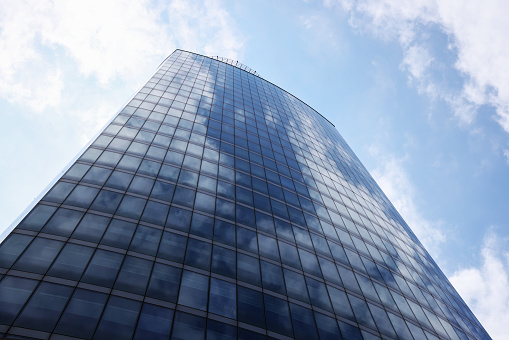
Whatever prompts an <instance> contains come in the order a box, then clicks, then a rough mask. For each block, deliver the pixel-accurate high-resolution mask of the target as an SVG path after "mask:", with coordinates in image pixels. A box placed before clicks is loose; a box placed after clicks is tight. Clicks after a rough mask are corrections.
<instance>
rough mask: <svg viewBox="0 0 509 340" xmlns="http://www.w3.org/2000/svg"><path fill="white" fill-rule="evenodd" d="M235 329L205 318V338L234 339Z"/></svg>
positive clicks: (217, 339)
mask: <svg viewBox="0 0 509 340" xmlns="http://www.w3.org/2000/svg"><path fill="white" fill-rule="evenodd" d="M236 339H237V329H236V327H234V326H230V325H227V324H225V323H222V322H217V321H214V320H210V319H209V320H207V340H236Z"/></svg>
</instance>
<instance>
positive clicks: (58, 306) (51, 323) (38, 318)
mask: <svg viewBox="0 0 509 340" xmlns="http://www.w3.org/2000/svg"><path fill="white" fill-rule="evenodd" d="M72 291H73V288H71V287H68V286H62V285H57V284H53V283H47V282H42V283H41V284H40V285H39V287H38V288H37V290H36V291H35V293H34V295H33V296H32V298H31V299H30V301H29V302H28V304H27V305H26V307H25V308H24V309H23V311H22V312H21V314H20V315H19V317H18V318H17V319H16V322H15V323H14V325H15V326H18V327H24V328H30V329H37V330H40V331H45V332H51V331H52V330H53V327H55V324H56V323H57V321H58V318H59V317H60V314H61V313H62V310H63V309H64V307H65V305H66V304H67V300H69V297H70V296H71V293H72Z"/></svg>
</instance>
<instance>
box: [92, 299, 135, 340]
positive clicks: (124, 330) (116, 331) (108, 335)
mask: <svg viewBox="0 0 509 340" xmlns="http://www.w3.org/2000/svg"><path fill="white" fill-rule="evenodd" d="M140 305H141V303H140V302H138V301H133V300H128V299H124V298H121V297H117V296H111V297H110V299H109V300H108V305H107V306H106V309H105V311H104V314H103V315H102V317H101V322H100V323H99V326H98V327H97V330H96V332H95V334H94V339H97V340H99V339H104V340H110V339H130V338H131V337H132V336H133V332H134V327H135V326H136V321H137V319H138V314H139V311H140Z"/></svg>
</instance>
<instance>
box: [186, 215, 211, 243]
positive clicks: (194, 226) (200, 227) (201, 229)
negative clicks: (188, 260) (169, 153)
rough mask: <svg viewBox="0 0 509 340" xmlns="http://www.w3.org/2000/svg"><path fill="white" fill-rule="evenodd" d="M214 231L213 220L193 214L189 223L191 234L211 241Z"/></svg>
mask: <svg viewBox="0 0 509 340" xmlns="http://www.w3.org/2000/svg"><path fill="white" fill-rule="evenodd" d="M213 230H214V219H213V218H212V217H208V216H205V215H201V214H196V213H195V214H193V219H192V221H191V230H190V233H191V234H195V235H198V236H201V237H205V238H208V239H212V233H213Z"/></svg>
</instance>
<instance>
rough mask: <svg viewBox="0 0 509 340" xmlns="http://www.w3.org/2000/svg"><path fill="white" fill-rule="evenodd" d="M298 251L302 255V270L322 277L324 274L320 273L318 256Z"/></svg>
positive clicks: (301, 250)
mask: <svg viewBox="0 0 509 340" xmlns="http://www.w3.org/2000/svg"><path fill="white" fill-rule="evenodd" d="M298 250H299V255H300V261H301V263H302V268H303V269H304V271H305V272H307V273H310V274H313V275H315V276H318V277H322V272H321V271H320V267H319V266H318V260H317V259H316V255H315V254H312V253H310V252H308V251H305V250H303V249H300V248H299V249H298Z"/></svg>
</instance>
